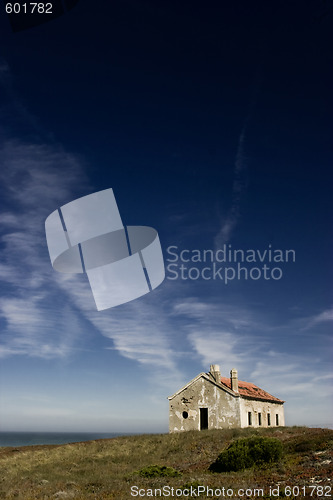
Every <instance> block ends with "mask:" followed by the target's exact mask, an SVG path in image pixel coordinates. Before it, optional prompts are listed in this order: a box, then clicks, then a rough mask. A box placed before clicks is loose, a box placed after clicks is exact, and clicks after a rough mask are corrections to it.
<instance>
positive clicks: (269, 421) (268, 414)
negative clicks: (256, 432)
mask: <svg viewBox="0 0 333 500" xmlns="http://www.w3.org/2000/svg"><path fill="white" fill-rule="evenodd" d="M267 425H271V414H270V413H267Z"/></svg>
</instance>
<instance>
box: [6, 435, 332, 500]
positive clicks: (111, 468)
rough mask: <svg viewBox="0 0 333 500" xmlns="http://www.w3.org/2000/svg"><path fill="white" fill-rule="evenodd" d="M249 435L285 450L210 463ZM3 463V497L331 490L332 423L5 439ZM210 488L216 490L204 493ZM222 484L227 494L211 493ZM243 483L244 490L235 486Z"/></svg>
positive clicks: (314, 494) (33, 499)
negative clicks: (64, 440) (252, 461)
mask: <svg viewBox="0 0 333 500" xmlns="http://www.w3.org/2000/svg"><path fill="white" fill-rule="evenodd" d="M248 438H250V440H251V439H252V440H253V439H254V438H255V439H257V438H260V439H262V438H269V439H272V438H273V440H274V443H276V442H278V443H279V444H278V445H277V447H278V448H279V449H280V448H281V450H282V453H281V455H280V454H279V452H277V453H278V456H277V457H276V461H275V460H274V461H270V463H268V464H267V463H266V464H265V466H264V467H259V468H258V466H254V467H252V466H251V467H250V468H247V469H243V470H239V471H237V472H220V473H214V472H212V471H210V470H209V468H210V467H211V464H212V463H214V462H215V461H216V460H217V458H218V457H219V456H221V453H222V454H223V452H224V451H225V450H227V449H228V447H230V446H232V443H235V442H236V441H237V440H244V439H245V440H246V439H248ZM276 440H277V441H276ZM264 441H265V440H264ZM264 441H262V440H261V443H263V442H264ZM274 446H275V445H274ZM229 450H230V448H229ZM274 456H275V455H274ZM0 470H1V481H0V498H3V499H17V500H37V499H42V500H45V499H75V500H81V499H89V500H90V499H91V500H93V499H94V500H106V499H117V500H125V499H126V500H128V499H131V498H135V497H137V498H149V497H161V498H163V495H160V494H159V492H161V493H163V492H164V493H167V492H170V495H169V496H170V497H171V498H172V495H171V492H172V488H173V489H174V490H173V492H174V495H173V496H174V498H176V491H178V492H179V491H181V490H183V491H186V493H187V492H190V493H191V492H192V493H193V492H195V493H198V488H201V490H199V494H200V498H210V499H213V500H214V499H215V498H223V497H224V498H228V497H229V495H227V493H226V492H227V491H228V490H229V493H230V492H231V491H232V492H233V496H234V498H240V496H242V498H254V497H255V496H256V497H258V496H261V497H262V498H285V497H289V498H291V499H293V498H300V497H302V498H312V499H313V498H318V497H319V496H320V497H322V498H330V497H331V494H332V492H331V489H330V488H331V481H330V479H331V478H332V477H333V430H329V429H310V428H306V427H281V428H274V429H273V428H272V429H269V428H268V429H230V430H208V431H202V432H198V431H190V432H182V433H175V434H148V435H136V436H122V437H117V438H113V439H103V440H96V441H89V442H82V443H73V444H66V445H44V446H29V447H28V446H26V447H19V448H12V447H4V448H0ZM163 488H164V490H163ZM191 488H192V489H191ZM203 488H210V489H211V490H209V491H208V490H206V489H205V491H203ZM292 488H294V489H292ZM295 488H296V489H295ZM297 488H298V489H297ZM325 488H326V489H325ZM211 491H213V495H212V494H208V493H211ZM223 491H224V492H225V494H224V495H222V494H221V495H218V494H217V495H215V493H219V492H223ZM240 491H242V495H241V494H240V493H238V494H237V492H240ZM251 491H252V492H256V491H257V492H259V493H251ZM237 495H238V496H237ZM178 497H179V496H178ZM192 497H195V495H192ZM183 498H185V496H184V497H183ZM190 498H191V496H190Z"/></svg>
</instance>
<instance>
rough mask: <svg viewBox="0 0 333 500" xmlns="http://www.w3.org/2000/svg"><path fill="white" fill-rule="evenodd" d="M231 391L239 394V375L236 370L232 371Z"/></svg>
mask: <svg viewBox="0 0 333 500" xmlns="http://www.w3.org/2000/svg"><path fill="white" fill-rule="evenodd" d="M230 383H231V390H232V391H234V392H238V373H237V370H236V369H235V368H233V369H232V370H231V371H230Z"/></svg>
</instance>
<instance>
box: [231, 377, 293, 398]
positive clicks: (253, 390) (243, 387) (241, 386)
mask: <svg viewBox="0 0 333 500" xmlns="http://www.w3.org/2000/svg"><path fill="white" fill-rule="evenodd" d="M221 383H222V384H223V385H226V386H227V387H228V389H231V382H230V378H227V377H221ZM238 392H239V394H240V395H241V396H245V397H247V398H251V399H262V400H265V401H274V402H276V403H284V401H282V400H281V399H278V398H276V397H275V396H272V395H271V394H269V393H268V392H266V391H264V390H263V389H260V387H257V386H256V385H254V384H251V382H243V381H242V380H238Z"/></svg>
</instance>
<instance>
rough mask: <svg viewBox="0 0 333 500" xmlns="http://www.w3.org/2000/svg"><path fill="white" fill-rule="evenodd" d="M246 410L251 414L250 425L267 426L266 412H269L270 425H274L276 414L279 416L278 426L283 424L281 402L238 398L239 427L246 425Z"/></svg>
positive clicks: (247, 424)
mask: <svg viewBox="0 0 333 500" xmlns="http://www.w3.org/2000/svg"><path fill="white" fill-rule="evenodd" d="M248 412H251V414H252V426H251V427H269V425H268V416H267V415H268V414H270V416H271V417H270V420H271V425H270V427H276V415H278V416H279V426H284V425H285V422H284V409H283V405H282V404H277V403H271V402H266V401H255V400H251V399H243V398H241V400H240V414H241V427H248V426H249V423H248ZM259 413H261V426H260V425H259Z"/></svg>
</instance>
